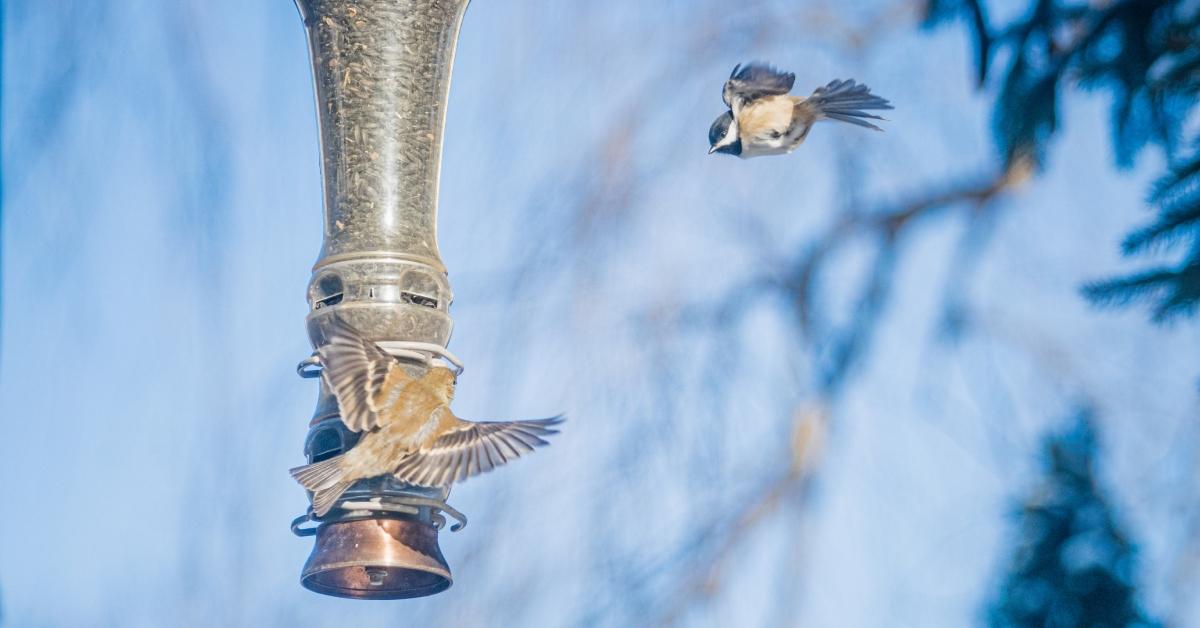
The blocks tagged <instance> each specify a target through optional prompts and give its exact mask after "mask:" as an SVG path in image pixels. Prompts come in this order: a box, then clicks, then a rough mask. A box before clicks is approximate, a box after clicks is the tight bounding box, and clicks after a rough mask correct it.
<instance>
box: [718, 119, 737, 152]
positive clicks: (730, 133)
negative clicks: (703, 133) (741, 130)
mask: <svg viewBox="0 0 1200 628" xmlns="http://www.w3.org/2000/svg"><path fill="white" fill-rule="evenodd" d="M737 140H738V124H737V118H734V119H733V121H732V122H730V123H729V128H728V129H727V130H726V131H725V137H722V138H721V141H719V142H717V143H716V144H715V147H716V148H722V147H724V146H729V145H730V144H732V143H734V142H736V141H737Z"/></svg>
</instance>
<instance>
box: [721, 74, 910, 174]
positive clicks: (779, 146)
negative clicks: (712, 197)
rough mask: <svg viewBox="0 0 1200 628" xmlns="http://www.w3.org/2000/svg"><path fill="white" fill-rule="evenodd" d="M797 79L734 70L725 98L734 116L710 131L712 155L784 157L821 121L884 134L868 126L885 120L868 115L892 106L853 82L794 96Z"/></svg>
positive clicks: (837, 82) (836, 82) (723, 117)
mask: <svg viewBox="0 0 1200 628" xmlns="http://www.w3.org/2000/svg"><path fill="white" fill-rule="evenodd" d="M795 82H796V75H795V74H793V73H791V72H786V73H785V72H780V71H778V70H776V69H775V68H773V67H771V66H769V65H766V64H764V63H751V64H749V65H747V66H745V67H743V66H742V65H741V64H740V63H739V64H738V65H737V66H736V67H734V68H733V72H732V73H731V74H730V75H729V80H728V81H726V82H725V88H724V90H723V91H722V94H721V96H722V98H724V100H725V105H726V106H728V107H729V111H726V112H725V113H723V114H721V115H720V116H719V117H718V118H717V119H716V121H715V122H713V124H712V127H711V128H710V129H709V130H708V143H709V144H710V145H711V146H712V147H711V148H710V149H709V150H708V153H709V154H710V155H711V154H712V153H728V154H730V155H737V156H738V157H741V158H743V159H748V158H750V157H759V156H762V155H782V154H784V153H790V152H792V151H793V150H796V147H797V146H800V144H802V143H803V142H804V138H806V137H808V132H809V131H811V130H812V126H813V123H815V122H817V121H818V120H838V121H840V122H849V123H850V124H856V125H858V126H863V127H867V128H868V129H875V130H876V131H882V130H883V129H881V128H879V127H877V126H875V125H874V124H871V123H870V122H867V120H866V118H869V119H872V120H883V118H881V117H879V116H875V115H871V114H869V113H867V112H866V111H868V110H880V109H891V108H892V106H891V105H890V104H888V101H887V100H885V99H883V98H880V97H879V96H876V95H874V94H872V93H871V88H869V87H867V86H866V85H859V84H857V83H855V82H854V80H853V79H851V80H848V81H842V80H834V81H831V82H830V83H829V84H828V85H826V86H825V87H818V88H817V89H816V90H815V91H814V92H813V93H812V96H809V97H808V98H804V97H803V96H789V95H788V92H790V91H792V84H794V83H795Z"/></svg>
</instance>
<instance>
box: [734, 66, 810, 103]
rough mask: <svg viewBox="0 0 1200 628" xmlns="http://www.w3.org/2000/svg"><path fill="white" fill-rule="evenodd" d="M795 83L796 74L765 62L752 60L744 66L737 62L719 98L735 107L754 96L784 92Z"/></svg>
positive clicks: (788, 90) (760, 96)
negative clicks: (752, 61) (777, 68)
mask: <svg viewBox="0 0 1200 628" xmlns="http://www.w3.org/2000/svg"><path fill="white" fill-rule="evenodd" d="M795 83H796V75H795V74H793V73H792V72H780V71H779V70H776V69H775V68H773V67H771V66H769V65H767V64H765V63H758V62H754V63H750V64H748V65H746V66H745V67H743V66H742V64H740V63H739V64H738V65H736V66H734V68H733V72H732V73H730V75H729V80H728V81H725V88H724V89H723V90H722V92H721V98H722V99H724V101H725V106H727V107H729V108H730V109H737V108H740V107H741V106H742V105H744V104H746V103H747V102H750V101H751V100H754V99H756V98H762V97H763V96H775V95H779V94H786V93H788V92H790V91H792V85H794V84H795Z"/></svg>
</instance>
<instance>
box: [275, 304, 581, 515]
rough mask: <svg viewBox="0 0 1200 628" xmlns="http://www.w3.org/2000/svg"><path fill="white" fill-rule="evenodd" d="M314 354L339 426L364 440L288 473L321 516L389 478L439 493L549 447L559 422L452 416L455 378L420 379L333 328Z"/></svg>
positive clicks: (339, 326)
mask: <svg viewBox="0 0 1200 628" xmlns="http://www.w3.org/2000/svg"><path fill="white" fill-rule="evenodd" d="M327 339H328V343H327V344H325V345H324V346H322V347H321V348H320V349H319V350H318V355H319V356H320V359H321V364H322V367H323V368H322V371H321V377H323V378H324V379H325V383H326V384H327V385H328V386H329V387H330V388H331V389H332V390H333V392H334V395H336V396H337V401H338V407H339V409H340V411H341V418H342V422H343V423H345V424H346V427H347V428H349V429H350V430H351V431H354V432H364V433H363V436H362V438H360V439H359V441H358V443H357V444H355V446H354V447H352V448H350V450H349V451H347V452H345V453H343V454H340V455H338V456H334V457H332V458H329V459H328V460H322V461H320V462H315V463H313V464H308V465H304V466H301V467H296V468H295V469H292V470H291V474H292V477H294V478H295V479H296V481H297V482H299V483H300V484H301V485H302V486H304V488H306V489H308V490H310V491H312V493H313V512H314V513H315V514H316V515H317V516H323V515H325V514H326V513H327V512H329V511H330V509H332V508H333V507H334V505H335V504H336V503H337V501H338V498H339V497H341V495H342V493H344V492H345V491H346V489H348V488H350V485H352V484H353V483H354V482H356V481H358V480H362V479H366V478H371V477H377V476H381V475H387V474H391V475H394V476H395V477H396V478H397V479H399V480H401V481H403V482H407V483H409V484H415V485H418V486H430V487H442V486H449V485H451V484H453V483H454V482H461V481H462V480H465V479H466V478H468V477H471V476H473V475H478V474H480V473H486V472H488V471H491V470H492V469H494V468H496V467H498V466H500V465H502V464H504V463H506V462H508V461H510V460H514V459H516V458H518V457H520V456H521V455H523V454H526V453H528V452H531V451H533V449H534V448H535V447H539V446H541V445H546V444H547V442H546V441H545V440H544V439H543V438H542V437H544V436H549V435H551V434H557V433H558V430H555V429H553V426H555V425H557V424H558V423H561V422H562V420H563V417H561V416H557V417H553V418H549V419H538V420H531V421H498V422H485V423H477V422H473V421H465V420H463V419H460V418H458V417H456V416H454V413H453V412H451V411H450V402H451V401H452V400H453V399H454V386H455V374H454V371H451V370H450V369H448V368H444V367H441V366H436V367H433V368H430V369H429V370H427V371H426V372H425V374H424V375H422V376H421V377H419V378H414V377H412V376H410V375H409V374H408V373H407V372H405V370H404V367H403V366H402V365H401V364H400V362H399V361H398V360H397V359H396V358H395V357H393V356H391V355H389V354H388V353H387V352H385V351H384V350H383V349H381V348H380V347H379V346H378V345H376V344H375V343H374V342H371V341H370V340H367V339H365V338H363V337H362V336H361V335H360V334H359V333H358V332H357V331H355V330H354V329H353V328H351V327H350V326H348V325H346V324H344V323H342V322H340V321H337V320H334V321H333V324H332V326H331V327H330V330H329V333H328V334H327Z"/></svg>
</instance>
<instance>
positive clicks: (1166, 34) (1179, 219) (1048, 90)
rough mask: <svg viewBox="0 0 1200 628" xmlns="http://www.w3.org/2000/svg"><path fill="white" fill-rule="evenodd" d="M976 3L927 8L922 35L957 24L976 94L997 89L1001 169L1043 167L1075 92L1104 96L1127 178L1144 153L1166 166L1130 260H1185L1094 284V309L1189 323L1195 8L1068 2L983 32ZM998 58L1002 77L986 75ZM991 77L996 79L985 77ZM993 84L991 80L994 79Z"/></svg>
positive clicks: (1127, 246)
mask: <svg viewBox="0 0 1200 628" xmlns="http://www.w3.org/2000/svg"><path fill="white" fill-rule="evenodd" d="M986 15H987V14H986V11H985V6H984V5H983V3H982V0H929V1H928V3H927V4H926V20H925V21H926V24H927V25H932V24H936V23H939V22H943V21H946V20H947V19H952V18H962V19H964V20H965V21H966V22H967V24H968V25H969V28H970V30H971V32H972V33H973V36H974V38H975V42H976V47H977V50H978V51H979V53H978V59H977V65H978V71H979V81H980V84H981V85H984V84H986V83H987V82H988V79H989V78H993V77H994V78H995V80H996V82H997V83H998V87H997V94H996V104H995V112H994V115H993V123H994V131H995V137H996V144H997V148H998V150H999V151H1000V153H1001V155H1002V157H1003V159H1004V160H1005V162H1006V163H1008V164H1013V163H1016V162H1017V161H1018V160H1031V161H1032V162H1033V163H1035V164H1040V163H1042V162H1043V161H1044V160H1045V158H1046V151H1047V150H1048V148H1049V147H1050V143H1051V140H1052V139H1053V137H1054V134H1055V133H1056V132H1057V130H1058V128H1059V122H1060V120H1059V117H1060V112H1059V96H1060V94H1061V93H1062V91H1063V90H1064V89H1066V88H1068V87H1071V86H1078V87H1081V88H1083V89H1088V90H1103V91H1106V92H1108V93H1109V94H1111V96H1112V102H1113V105H1112V144H1113V148H1114V153H1115V156H1116V160H1117V165H1118V166H1121V167H1127V166H1129V165H1130V164H1132V162H1133V160H1134V158H1135V157H1136V156H1137V154H1138V153H1139V152H1140V151H1141V150H1142V149H1143V148H1145V147H1146V146H1147V145H1156V146H1159V147H1160V148H1161V149H1162V150H1163V152H1164V153H1165V154H1166V156H1167V158H1168V159H1169V160H1170V161H1171V162H1172V163H1173V164H1174V165H1173V167H1172V168H1171V170H1170V172H1169V173H1168V174H1167V175H1166V176H1164V177H1163V178H1162V179H1161V180H1160V181H1159V182H1158V183H1157V184H1156V185H1155V186H1154V189H1153V191H1152V194H1151V196H1150V203H1151V204H1153V205H1154V206H1155V208H1156V209H1157V211H1158V216H1157V218H1156V219H1155V221H1154V222H1152V223H1151V224H1150V225H1148V226H1146V227H1144V228H1142V229H1139V230H1137V231H1135V232H1133V233H1132V234H1130V235H1129V237H1128V238H1127V239H1126V240H1125V243H1124V251H1125V253H1126V254H1127V255H1140V254H1145V253H1147V252H1149V251H1150V249H1152V248H1155V247H1160V248H1165V247H1167V246H1169V245H1172V244H1175V243H1178V242H1181V241H1185V240H1186V241H1188V242H1189V243H1190V246H1189V247H1188V249H1187V253H1186V254H1185V256H1184V259H1183V260H1182V261H1181V262H1179V263H1178V264H1177V265H1175V266H1171V267H1162V268H1154V269H1150V270H1147V271H1143V272H1140V273H1136V274H1133V275H1130V276H1127V277H1122V278H1118V279H1112V280H1107V281H1100V282H1095V283H1092V284H1090V285H1088V286H1086V287H1085V288H1084V293H1085V294H1086V295H1087V296H1088V297H1089V298H1090V299H1092V300H1093V301H1095V302H1097V303H1101V304H1125V303H1129V302H1131V301H1134V300H1139V299H1144V300H1150V301H1151V302H1152V303H1153V304H1154V305H1153V312H1154V319H1155V320H1156V321H1163V320H1167V319H1169V318H1171V317H1173V316H1175V315H1178V314H1192V313H1194V312H1195V309H1196V306H1197V303H1200V220H1197V217H1200V150H1198V149H1196V148H1195V147H1194V146H1196V145H1197V144H1198V143H1200V138H1191V142H1190V143H1191V144H1192V145H1193V148H1192V149H1191V151H1190V155H1185V154H1184V153H1185V152H1187V150H1186V148H1185V147H1186V146H1187V145H1188V144H1189V142H1186V141H1184V139H1183V136H1184V133H1185V128H1184V123H1185V121H1186V119H1187V117H1188V115H1189V114H1190V113H1192V112H1193V111H1194V110H1195V109H1196V103H1197V101H1198V96H1200V5H1197V4H1196V3H1195V2H1187V1H1185V0H1119V1H1115V2H1111V3H1095V2H1092V3H1088V2H1075V3H1068V2H1062V1H1061V0H1030V3H1029V7H1028V9H1027V10H1026V11H1025V13H1024V15H1023V16H1022V17H1020V18H1017V19H1016V20H1014V21H1013V22H1011V23H1009V24H1006V25H1003V26H1000V27H995V28H993V27H991V26H989V24H988V23H987V19H986ZM1001 57H1003V58H1004V59H1005V60H1006V61H1005V64H1004V65H1005V66H1006V67H1003V68H993V67H992V66H993V65H999V64H996V63H994V61H993V60H995V59H997V58H1001ZM993 70H994V72H993ZM995 75H998V76H995Z"/></svg>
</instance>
